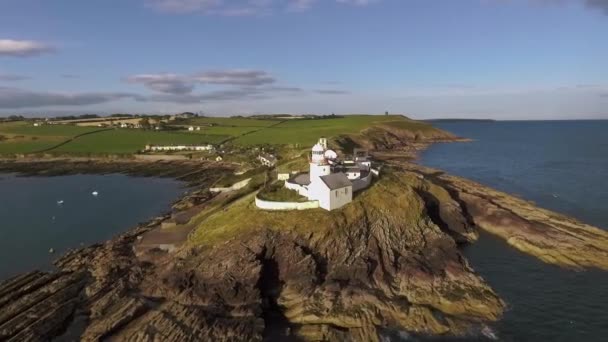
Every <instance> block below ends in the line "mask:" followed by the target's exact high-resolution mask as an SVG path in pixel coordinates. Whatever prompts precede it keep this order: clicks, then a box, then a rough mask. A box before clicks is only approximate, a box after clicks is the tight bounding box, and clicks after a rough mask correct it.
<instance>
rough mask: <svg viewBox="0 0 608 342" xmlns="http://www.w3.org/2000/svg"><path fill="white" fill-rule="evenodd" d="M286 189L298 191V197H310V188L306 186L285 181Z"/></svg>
mask: <svg viewBox="0 0 608 342" xmlns="http://www.w3.org/2000/svg"><path fill="white" fill-rule="evenodd" d="M285 187H286V188H287V189H289V190H294V191H296V192H297V193H298V195H300V196H304V197H308V187H306V186H304V185H301V184H296V183H290V182H289V181H285Z"/></svg>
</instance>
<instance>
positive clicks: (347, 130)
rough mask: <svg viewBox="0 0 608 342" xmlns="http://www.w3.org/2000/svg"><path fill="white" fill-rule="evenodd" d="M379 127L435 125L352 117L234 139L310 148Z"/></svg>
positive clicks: (290, 123) (288, 124)
mask: <svg viewBox="0 0 608 342" xmlns="http://www.w3.org/2000/svg"><path fill="white" fill-rule="evenodd" d="M375 124H387V125H390V126H393V125H395V127H398V128H403V129H408V128H409V129H415V130H424V129H432V126H430V125H428V124H425V123H421V122H418V121H413V120H409V119H407V118H405V117H403V116H397V115H389V116H380V115H377V116H374V115H351V116H346V117H344V118H336V119H319V120H287V121H284V122H282V123H280V124H278V125H276V126H273V127H269V128H265V129H263V130H259V131H256V132H254V133H251V134H247V135H244V136H242V137H239V138H237V139H235V140H234V143H236V144H243V145H259V144H277V145H281V144H300V145H310V144H311V143H314V142H315V141H316V140H317V139H319V137H321V136H324V137H328V138H329V137H334V136H337V135H342V134H357V133H359V132H361V131H362V130H364V129H365V128H368V127H370V126H373V125H375Z"/></svg>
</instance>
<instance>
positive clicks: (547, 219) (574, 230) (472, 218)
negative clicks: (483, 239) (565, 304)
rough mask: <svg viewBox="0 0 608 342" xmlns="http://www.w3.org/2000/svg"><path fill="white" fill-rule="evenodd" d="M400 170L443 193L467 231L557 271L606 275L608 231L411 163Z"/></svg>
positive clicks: (607, 268) (607, 267) (607, 266)
mask: <svg viewBox="0 0 608 342" xmlns="http://www.w3.org/2000/svg"><path fill="white" fill-rule="evenodd" d="M401 165H402V166H404V167H405V169H407V170H409V171H410V172H414V173H416V174H418V175H420V176H421V177H423V178H424V180H423V181H421V184H426V185H424V186H429V185H428V184H432V186H434V187H435V186H438V187H441V188H443V189H445V191H446V192H447V193H449V195H450V196H451V197H452V200H453V201H454V202H457V203H458V204H459V207H460V208H461V210H462V212H463V214H465V217H466V219H467V220H468V221H469V223H470V225H471V226H474V227H477V228H478V229H482V230H485V231H487V232H489V233H492V234H494V235H496V236H498V237H500V238H502V239H503V240H505V241H506V242H507V243H508V244H509V245H511V246H513V247H515V248H517V249H518V250H520V251H522V252H524V253H527V254H530V255H532V256H535V257H537V258H539V259H540V260H542V261H544V262H546V263H549V264H555V265H558V266H562V267H567V268H573V269H578V270H581V269H584V268H590V267H593V268H599V269H604V270H608V231H606V230H603V229H600V228H597V227H593V226H590V225H588V224H585V223H582V222H580V221H577V220H575V219H573V218H571V217H567V216H565V215H561V214H558V213H555V212H552V211H550V210H546V209H542V208H539V207H537V206H535V205H534V204H532V203H531V202H528V201H525V200H523V199H520V198H517V197H515V196H511V195H508V194H506V193H503V192H500V191H497V190H494V189H491V188H489V187H486V186H483V185H481V184H478V183H475V182H473V181H470V180H466V179H463V178H460V177H455V176H451V175H447V174H445V173H443V172H441V171H438V170H434V169H430V168H426V167H422V166H419V165H415V164H409V163H405V164H401ZM444 203H445V202H444ZM452 226H454V225H452Z"/></svg>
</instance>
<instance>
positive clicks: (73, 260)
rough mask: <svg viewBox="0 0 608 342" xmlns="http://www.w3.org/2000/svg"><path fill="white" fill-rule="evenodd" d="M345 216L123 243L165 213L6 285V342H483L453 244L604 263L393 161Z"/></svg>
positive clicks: (218, 224)
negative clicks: (410, 340) (145, 246)
mask: <svg viewBox="0 0 608 342" xmlns="http://www.w3.org/2000/svg"><path fill="white" fill-rule="evenodd" d="M389 163H390V165H391V166H390V167H389V168H387V169H386V170H385V172H384V174H383V176H382V177H381V178H380V180H378V181H377V182H376V183H375V184H374V185H373V186H372V187H371V188H370V189H368V190H366V191H365V192H363V193H361V194H359V195H357V196H356V197H355V199H354V201H353V203H351V204H349V205H348V206H345V207H344V208H342V209H340V210H337V211H332V212H326V211H323V210H311V211H304V212H265V211H261V210H258V209H256V208H255V205H254V204H253V203H252V197H251V196H245V197H243V198H241V199H239V200H236V201H232V202H230V203H229V204H227V205H226V207H224V208H222V210H218V211H215V212H214V213H212V214H210V215H209V216H208V217H206V218H205V220H204V221H203V222H202V223H201V224H200V226H198V228H197V230H196V231H195V232H194V233H193V234H192V235H191V240H190V243H189V244H187V245H185V246H183V247H182V248H180V249H178V250H176V251H173V252H164V251H161V250H159V249H151V250H148V251H146V252H143V253H142V254H136V253H134V250H133V247H134V245H136V244H137V242H138V240H139V237H140V236H142V234H144V233H145V232H147V231H149V230H151V229H153V228H156V227H158V226H159V225H160V224H161V222H162V221H163V220H164V219H167V218H166V217H165V218H159V219H158V220H155V221H153V222H151V223H150V224H148V225H146V226H142V227H138V228H137V229H134V230H132V231H130V232H128V233H125V234H123V235H121V236H119V237H117V238H115V239H113V240H111V241H109V242H106V243H104V244H98V245H94V246H91V247H88V248H85V249H82V250H79V251H75V252H72V253H70V254H68V255H66V256H64V257H62V258H61V259H60V260H58V261H57V263H56V265H57V267H58V271H57V272H53V273H42V272H33V273H30V274H26V275H22V276H19V277H16V278H14V279H11V280H7V281H5V282H3V283H1V284H0V340H13V341H25V340H41V339H43V340H44V339H48V338H51V337H54V336H57V335H61V334H64V333H65V331H66V328H67V334H69V335H70V336H75V337H77V338H78V337H79V338H81V339H82V340H85V341H97V340H101V339H115V340H120V341H123V340H124V341H151V340H163V341H190V340H192V341H198V340H213V341H243V340H246V341H261V340H265V339H266V340H279V341H283V340H290V339H291V340H307V341H335V340H352V341H376V340H380V339H381V337H382V336H385V335H388V334H394V333H398V332H399V331H408V332H415V333H419V334H429V335H457V336H458V335H470V334H473V335H474V334H477V333H478V332H479V331H480V330H481V329H480V328H482V327H483V326H484V324H486V323H488V322H492V321H496V320H498V319H499V318H500V316H501V314H502V312H503V310H504V307H505V304H504V303H503V302H502V301H501V299H500V298H499V297H498V296H497V295H496V293H495V292H494V291H493V290H492V289H491V288H490V287H489V286H488V285H487V284H486V283H485V282H484V280H483V279H482V278H480V277H479V276H478V275H477V274H475V272H474V271H473V270H472V269H471V267H469V265H468V264H467V261H466V260H465V259H464V258H463V257H462V255H461V254H460V253H459V251H458V248H457V246H458V244H459V243H471V242H474V241H475V240H476V239H477V229H484V230H487V231H489V232H491V233H494V234H496V235H498V236H500V237H502V238H503V239H505V241H506V242H507V243H509V244H511V245H512V246H514V247H516V248H518V249H520V250H522V251H524V252H526V253H529V254H531V255H534V256H536V257H538V258H540V259H541V260H544V261H545V262H548V263H553V264H557V265H560V266H564V267H572V268H576V269H582V268H585V267H598V268H603V269H608V233H606V232H605V231H602V230H600V229H597V228H594V227H590V226H587V225H584V224H582V223H580V222H577V221H575V220H573V219H570V218H567V217H564V216H561V215H558V214H555V213H552V212H550V211H547V210H543V209H540V208H537V207H535V206H533V205H532V204H530V203H528V202H525V201H523V200H520V199H517V198H515V197H512V196H509V195H507V194H504V193H501V192H498V191H495V190H492V189H489V188H487V187H484V186H481V185H479V184H476V183H474V182H470V181H467V180H464V179H461V178H458V177H452V176H448V175H445V174H443V173H441V172H439V171H437V170H432V169H428V168H424V167H421V166H417V165H414V164H410V163H404V162H401V161H394V160H393V161H389Z"/></svg>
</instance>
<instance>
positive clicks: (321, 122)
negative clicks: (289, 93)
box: [0, 115, 434, 154]
mask: <svg viewBox="0 0 608 342" xmlns="http://www.w3.org/2000/svg"><path fill="white" fill-rule="evenodd" d="M208 123H214V124H216V125H217V126H212V127H204V124H208ZM188 125H195V126H196V125H199V126H202V127H201V130H200V131H193V132H188V131H180V132H154V131H143V130H136V129H118V130H112V131H104V132H99V133H93V134H90V135H85V136H82V137H79V138H77V139H75V140H74V141H71V142H69V143H67V144H65V145H63V146H61V147H59V148H57V149H54V150H52V151H51V152H52V153H67V154H69V153H73V154H130V153H135V152H137V151H139V150H141V149H143V148H144V146H145V145H146V144H203V143H205V144H206V143H211V144H217V143H221V142H224V141H226V140H227V139H231V138H233V139H234V140H232V141H231V143H233V144H235V145H241V146H251V145H284V147H288V146H289V147H293V146H294V145H295V146H299V147H309V146H311V145H312V144H314V143H315V141H317V139H318V138H319V137H321V136H325V137H327V138H332V137H336V136H339V135H353V134H359V133H361V132H362V131H363V130H365V129H366V128H370V127H373V126H378V125H382V126H390V127H393V128H395V129H402V130H410V131H412V132H427V131H429V132H430V131H432V130H434V128H433V127H432V126H431V125H429V124H427V123H422V122H418V121H413V120H409V119H407V118H405V117H403V116H398V115H391V116H384V115H349V116H345V117H343V118H335V119H316V120H285V121H280V120H258V119H248V118H195V119H191V120H189V122H188ZM97 130H99V128H98V127H78V126H72V125H43V126H40V127H34V126H33V124H32V123H31V122H11V123H2V124H0V135H3V136H5V137H6V139H5V140H3V141H0V154H16V153H32V152H37V151H40V150H44V149H47V148H50V147H53V146H55V145H57V144H59V143H61V142H63V141H67V140H68V139H70V138H72V137H74V136H77V135H80V134H82V133H87V132H93V131H97ZM34 139H35V140H34Z"/></svg>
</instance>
